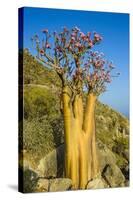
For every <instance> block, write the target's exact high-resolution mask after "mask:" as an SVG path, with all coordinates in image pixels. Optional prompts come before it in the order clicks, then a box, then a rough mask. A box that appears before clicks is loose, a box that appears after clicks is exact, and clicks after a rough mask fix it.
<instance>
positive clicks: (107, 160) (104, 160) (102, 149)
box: [97, 140, 116, 172]
mask: <svg viewBox="0 0 133 200" xmlns="http://www.w3.org/2000/svg"><path fill="white" fill-rule="evenodd" d="M97 145H98V157H99V161H100V169H101V172H102V171H103V169H104V168H105V166H106V165H108V164H109V165H110V164H116V157H115V155H114V153H113V152H112V151H111V150H110V149H109V148H107V146H106V145H105V144H103V143H102V142H101V141H100V140H99V141H98V143H97Z"/></svg>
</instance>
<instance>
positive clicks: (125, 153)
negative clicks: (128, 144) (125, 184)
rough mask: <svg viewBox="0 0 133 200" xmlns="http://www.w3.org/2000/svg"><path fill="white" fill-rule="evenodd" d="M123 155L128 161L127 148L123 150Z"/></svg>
mask: <svg viewBox="0 0 133 200" xmlns="http://www.w3.org/2000/svg"><path fill="white" fill-rule="evenodd" d="M123 157H124V158H125V159H126V160H127V161H129V150H128V149H125V151H124V152H123Z"/></svg>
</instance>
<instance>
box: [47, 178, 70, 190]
mask: <svg viewBox="0 0 133 200" xmlns="http://www.w3.org/2000/svg"><path fill="white" fill-rule="evenodd" d="M71 186H72V181H71V179H68V178H57V179H51V180H50V186H49V192H57V191H66V190H69V189H70V188H71Z"/></svg>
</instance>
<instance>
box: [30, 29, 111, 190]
mask: <svg viewBox="0 0 133 200" xmlns="http://www.w3.org/2000/svg"><path fill="white" fill-rule="evenodd" d="M42 33H43V38H42V40H40V39H39V37H38V35H35V36H34V37H33V38H32V41H33V44H34V45H35V48H36V50H37V59H38V60H39V61H40V62H43V63H44V65H45V66H47V67H50V68H52V69H54V70H55V71H56V73H57V74H58V76H59V78H60V79H61V83H62V88H61V91H62V92H61V93H62V94H61V97H60V98H61V102H62V103H61V108H62V113H63V119H64V143H65V155H64V156H65V163H64V165H65V166H64V168H65V177H67V178H70V179H72V185H73V189H85V188H86V186H87V183H88V181H89V180H91V179H93V178H95V177H96V176H97V175H98V174H99V160H98V156H97V148H96V128H95V106H96V100H97V98H98V96H99V95H100V94H101V93H103V92H104V91H105V90H106V83H110V82H111V79H112V75H111V74H112V73H111V72H112V69H113V68H114V66H113V64H112V63H111V62H108V61H106V60H105V58H104V54H103V53H100V52H98V51H92V49H94V48H95V46H96V45H97V44H99V43H100V42H101V41H102V37H101V36H100V35H99V34H98V33H96V32H94V33H90V32H88V33H86V34H85V33H83V32H81V31H80V29H79V28H78V27H74V28H73V29H71V30H68V29H67V28H63V30H62V32H59V33H57V32H54V33H53V34H52V35H51V34H50V33H49V31H48V30H47V29H44V30H43V31H42Z"/></svg>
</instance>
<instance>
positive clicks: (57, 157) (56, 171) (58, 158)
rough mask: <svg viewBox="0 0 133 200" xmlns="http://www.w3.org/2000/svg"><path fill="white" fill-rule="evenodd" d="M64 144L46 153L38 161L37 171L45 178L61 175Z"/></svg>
mask: <svg viewBox="0 0 133 200" xmlns="http://www.w3.org/2000/svg"><path fill="white" fill-rule="evenodd" d="M63 164H64V145H61V146H59V147H58V148H57V149H54V150H53V151H52V152H50V153H49V154H47V155H46V156H45V157H44V158H42V159H41V160H40V162H39V165H38V168H37V171H38V174H39V176H43V177H45V178H51V177H52V178H53V177H63Z"/></svg>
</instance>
